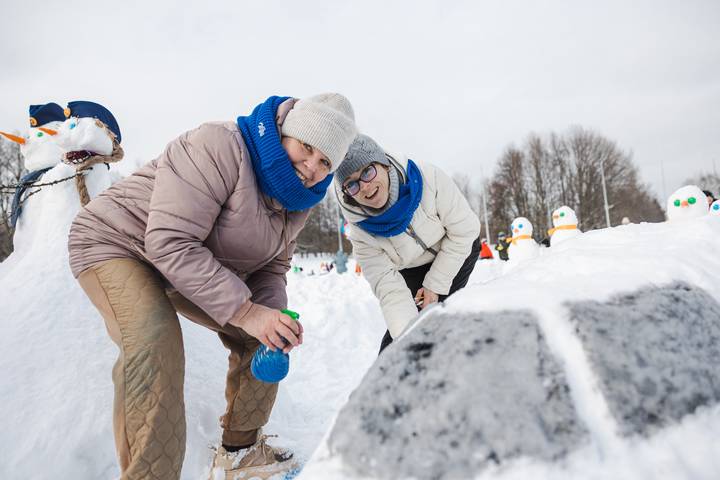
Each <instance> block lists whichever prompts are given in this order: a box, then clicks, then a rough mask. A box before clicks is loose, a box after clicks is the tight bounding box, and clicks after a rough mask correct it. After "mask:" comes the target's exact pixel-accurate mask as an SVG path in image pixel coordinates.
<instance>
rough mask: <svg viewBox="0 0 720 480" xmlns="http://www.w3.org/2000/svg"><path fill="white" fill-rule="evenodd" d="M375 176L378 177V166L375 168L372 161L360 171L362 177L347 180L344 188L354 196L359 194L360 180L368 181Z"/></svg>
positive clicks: (344, 190)
mask: <svg viewBox="0 0 720 480" xmlns="http://www.w3.org/2000/svg"><path fill="white" fill-rule="evenodd" d="M375 177H377V168H375V164H374V163H371V164H370V165H368V166H367V167H365V168H364V169H363V171H362V172H360V178H358V179H357V180H350V181H349V182H346V183H345V185H343V187H342V190H343V192H345V193H347V194H348V195H350V196H351V197H354V196H355V195H357V194H358V192H360V182H364V183H368V182H371V181H372V180H373V179H374V178H375Z"/></svg>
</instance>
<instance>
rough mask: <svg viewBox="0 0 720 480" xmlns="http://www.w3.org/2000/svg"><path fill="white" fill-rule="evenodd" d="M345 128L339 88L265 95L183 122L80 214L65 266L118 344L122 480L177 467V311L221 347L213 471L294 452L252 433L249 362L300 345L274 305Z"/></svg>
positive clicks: (255, 416)
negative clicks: (242, 111) (210, 118)
mask: <svg viewBox="0 0 720 480" xmlns="http://www.w3.org/2000/svg"><path fill="white" fill-rule="evenodd" d="M356 133H357V132H356V127H355V122H354V114H353V110H352V106H351V105H350V102H349V101H348V100H347V99H346V98H345V97H344V96H342V95H340V94H337V93H329V94H322V95H316V96H313V97H309V98H306V99H301V100H298V99H294V98H286V97H270V98H268V99H267V100H266V101H264V102H263V103H261V104H260V105H258V106H257V107H256V108H255V109H254V110H253V112H252V113H251V114H250V115H248V116H241V117H238V119H237V121H234V122H213V123H204V124H202V125H200V126H199V127H197V128H195V129H193V130H190V131H188V132H186V133H183V134H182V135H180V136H179V137H178V138H176V139H175V140H172V141H171V142H170V143H169V144H168V145H167V147H166V148H165V150H164V151H163V153H162V154H160V156H159V157H158V158H157V159H155V160H153V161H152V162H150V163H148V164H147V165H145V166H144V167H142V168H141V169H140V170H138V171H137V172H136V173H134V174H133V175H130V176H129V177H127V178H125V179H123V180H121V181H119V182H117V183H116V184H115V185H113V186H112V187H111V188H109V189H108V190H106V191H105V192H103V193H102V194H101V195H100V196H99V197H97V198H95V199H94V200H92V201H91V202H90V203H88V204H87V206H86V207H85V208H83V209H82V210H81V211H80V213H79V214H78V215H77V217H76V218H75V220H74V222H73V224H72V228H71V230H70V235H69V243H68V250H69V253H70V267H71V269H72V272H73V274H74V275H75V277H76V278H77V279H78V281H79V283H80V285H81V286H82V288H83V290H85V292H86V293H87V295H88V297H89V298H90V300H91V301H92V302H93V304H94V305H95V306H96V307H97V309H98V311H99V312H100V314H101V315H102V317H103V318H104V320H105V324H106V326H107V331H108V333H109V335H110V338H111V339H112V340H113V341H114V342H115V343H116V344H117V346H118V347H119V356H118V359H117V362H116V364H115V368H114V369H113V383H114V385H115V401H114V407H113V409H114V413H113V424H114V431H115V447H116V450H117V457H118V460H119V463H120V471H121V478H123V479H131V478H132V479H139V478H145V479H149V478H153V479H169V480H176V479H178V478H180V469H181V467H182V464H183V458H184V455H185V432H186V425H185V404H184V399H183V382H184V376H185V354H184V345H183V339H182V332H181V328H180V321H179V319H178V313H180V314H182V315H183V316H184V317H186V318H188V319H189V320H191V321H193V322H195V323H198V324H200V325H202V326H204V327H207V328H209V329H210V330H213V331H215V332H217V334H218V337H219V339H218V345H219V344H220V342H222V344H223V345H224V346H225V347H226V348H227V349H228V350H229V351H230V352H229V353H230V355H229V365H228V371H227V384H226V389H225V399H226V401H227V408H226V410H225V412H224V414H223V416H222V417H221V418H220V424H221V427H222V440H221V443H222V444H221V445H220V446H219V447H218V449H217V452H216V455H215V458H214V461H213V467H214V474H213V475H212V476H213V478H220V476H222V478H226V475H227V478H248V479H249V478H258V477H260V478H268V476H271V475H274V474H275V473H278V472H285V471H287V470H288V469H291V468H293V466H294V465H295V460H294V459H293V458H292V453H290V452H288V451H287V450H284V449H280V448H276V447H272V446H270V445H268V444H267V442H266V438H267V436H266V435H264V434H262V432H261V428H262V427H263V425H265V423H266V422H267V421H268V419H269V417H270V412H271V411H272V408H273V404H274V403H275V396H276V394H277V390H278V384H276V383H275V384H271V383H264V382H261V381H260V380H257V379H256V378H255V377H254V376H253V375H252V373H251V370H250V360H251V358H252V356H253V353H254V352H255V351H256V350H257V348H258V347H259V346H260V345H261V344H263V345H266V346H267V347H269V348H272V349H282V350H283V351H285V352H288V351H290V350H291V349H292V348H293V347H296V346H298V345H300V344H301V343H302V340H303V329H302V325H300V323H299V322H297V321H294V320H293V319H292V318H290V317H289V316H288V315H285V314H283V313H281V311H280V309H283V308H287V301H288V299H287V291H286V283H287V279H286V276H285V274H286V272H287V271H288V270H289V269H290V259H291V258H292V253H293V250H294V249H295V242H296V238H297V236H298V234H299V233H300V231H301V230H302V228H303V226H304V225H305V222H306V220H307V218H308V215H309V214H310V208H311V207H313V206H314V205H316V204H317V203H319V202H320V201H321V200H322V199H323V197H324V196H325V192H326V189H327V187H328V186H329V185H330V183H331V181H332V180H331V179H332V175H331V174H332V172H333V171H334V170H335V169H336V168H337V166H338V165H339V164H340V161H341V160H342V159H343V157H344V156H345V153H346V152H347V149H348V146H349V145H350V143H351V142H352V140H353V138H354V137H355V135H356ZM283 338H284V339H286V340H287V343H286V342H285V341H283ZM217 373H218V374H221V372H217ZM194 428H196V426H194ZM58 448H62V446H61V445H58ZM195 453H197V452H195Z"/></svg>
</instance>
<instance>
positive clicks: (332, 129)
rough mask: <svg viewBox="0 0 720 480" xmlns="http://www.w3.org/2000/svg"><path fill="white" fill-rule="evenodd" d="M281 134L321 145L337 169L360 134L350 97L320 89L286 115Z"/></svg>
mask: <svg viewBox="0 0 720 480" xmlns="http://www.w3.org/2000/svg"><path fill="white" fill-rule="evenodd" d="M282 135H283V136H287V137H293V138H296V139H298V140H300V141H301V142H303V143H307V144H308V145H312V146H313V147H315V148H317V149H319V150H320V151H321V152H322V153H323V154H325V156H327V158H328V160H330V162H331V163H332V166H331V171H334V170H335V169H336V168H337V167H338V165H340V162H342V159H343V157H344V156H345V153H346V152H347V150H348V146H349V145H350V143H351V142H352V141H353V139H354V138H355V135H357V127H356V126H355V113H354V112H353V108H352V105H351V104H350V101H349V100H348V99H347V98H345V97H344V96H342V95H340V94H339V93H321V94H320V95H314V96H312V97H308V98H304V99H301V100H298V101H297V102H296V103H295V105H294V106H293V108H292V110H290V111H289V112H288V114H287V117H285V121H284V122H283V124H282Z"/></svg>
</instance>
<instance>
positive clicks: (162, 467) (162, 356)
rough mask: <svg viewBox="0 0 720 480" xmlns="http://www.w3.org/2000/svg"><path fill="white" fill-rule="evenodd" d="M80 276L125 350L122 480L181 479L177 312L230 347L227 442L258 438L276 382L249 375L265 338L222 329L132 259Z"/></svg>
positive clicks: (118, 423) (118, 405)
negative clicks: (208, 330) (254, 357)
mask: <svg viewBox="0 0 720 480" xmlns="http://www.w3.org/2000/svg"><path fill="white" fill-rule="evenodd" d="M78 281H79V282H80V285H81V286H82V288H83V290H85V293H87V295H88V297H90V300H91V301H92V302H93V304H94V305H95V307H96V308H97V309H98V310H99V311H100V313H101V314H102V317H103V318H104V320H105V326H106V327H107V330H108V333H109V334H110V338H112V340H113V342H115V343H116V344H117V346H118V348H119V349H120V354H119V356H118V359H117V362H116V363H115V367H114V368H113V374H112V377H113V383H114V385H115V400H114V405H113V427H114V432H115V448H116V450H117V455H118V460H119V462H120V469H121V471H122V477H121V478H122V479H128V480H129V479H163V480H165V479H177V478H180V469H181V467H182V463H183V458H184V456H185V405H184V400H183V380H184V374H185V354H184V349H183V341H182V332H181V330H180V322H179V321H178V317H177V313H176V312H178V313H181V314H182V315H183V316H185V317H187V318H189V319H190V320H192V321H193V322H195V323H199V324H200V325H203V326H205V327H208V328H210V329H212V330H214V331H216V332H218V335H219V336H220V340H221V341H222V343H223V344H224V345H225V347H227V348H228V349H229V350H230V357H229V370H228V374H227V383H226V389H225V398H226V400H227V409H226V411H225V414H224V415H223V416H222V417H221V418H220V424H221V426H222V428H223V437H222V441H223V443H225V444H226V445H235V446H244V445H248V444H251V443H254V442H255V440H256V438H257V434H258V429H259V428H260V427H262V426H263V425H265V423H267V421H268V418H269V417H270V411H271V410H272V406H273V404H274V403H275V395H276V394H277V384H268V383H263V382H260V381H258V380H256V379H255V377H253V375H252V373H251V372H250V361H251V359H252V355H253V353H254V352H255V350H256V349H257V348H258V346H259V345H260V343H259V342H258V340H256V339H255V338H253V337H251V336H249V335H248V334H246V333H245V332H244V331H242V330H241V329H239V328H236V327H233V326H231V325H226V326H225V327H220V326H219V325H218V324H217V323H215V322H214V321H213V320H212V319H211V318H210V317H209V316H208V315H207V314H206V313H205V312H204V311H202V310H201V309H200V308H199V307H197V306H196V305H194V304H193V303H191V302H190V301H188V300H187V299H186V298H184V297H182V296H181V295H179V294H178V293H177V292H172V293H171V292H167V291H166V289H165V286H164V284H163V280H162V278H161V276H160V275H159V274H158V273H157V272H156V271H155V270H154V269H152V268H151V267H150V266H148V265H147V264H145V263H142V262H139V261H137V260H133V259H114V260H108V261H105V262H102V263H99V264H98V265H95V266H93V267H91V268H89V269H87V270H85V271H84V272H82V273H81V274H80V276H79V277H78Z"/></svg>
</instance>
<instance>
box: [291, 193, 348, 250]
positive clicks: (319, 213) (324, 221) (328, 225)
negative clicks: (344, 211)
mask: <svg viewBox="0 0 720 480" xmlns="http://www.w3.org/2000/svg"><path fill="white" fill-rule="evenodd" d="M331 189H332V187H330V189H328V190H329V191H328V194H327V195H325V198H324V199H323V201H322V202H320V203H319V204H317V205H316V206H315V207H313V209H312V212H311V213H310V216H309V217H308V220H307V222H306V223H305V228H303V230H302V231H301V232H300V235H298V238H297V249H296V251H297V252H298V253H308V252H312V253H317V252H335V251H337V249H338V228H339V226H340V224H339V222H340V217H339V212H338V207H337V200H336V199H335V195H334V194H333V193H332V192H331V191H330V190H331ZM342 243H343V250H344V251H345V252H350V251H352V246H351V244H350V241H349V240H348V239H347V238H345V237H344V236H343V238H342Z"/></svg>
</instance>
